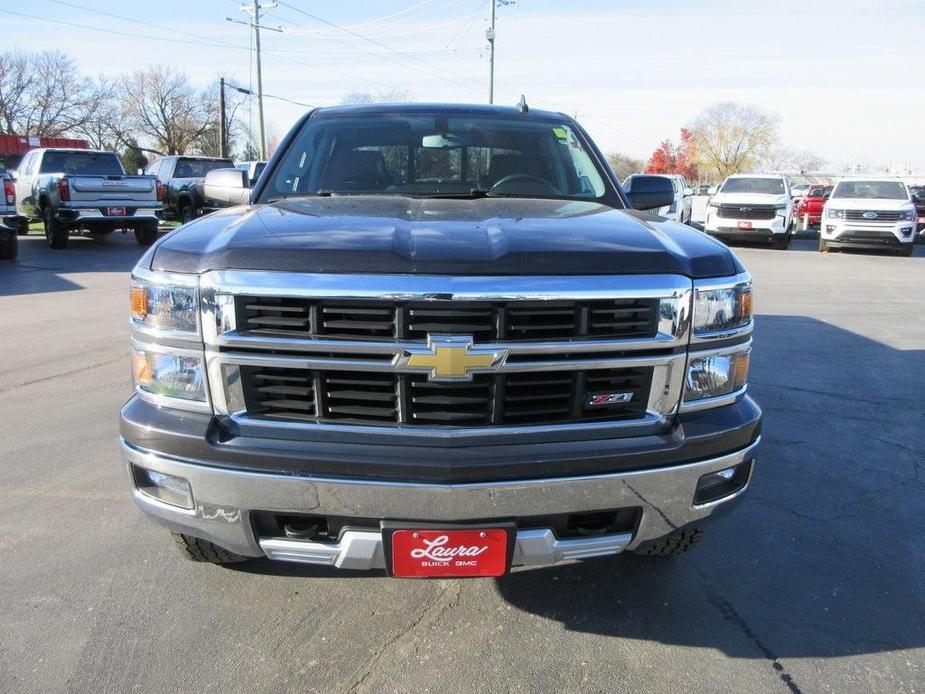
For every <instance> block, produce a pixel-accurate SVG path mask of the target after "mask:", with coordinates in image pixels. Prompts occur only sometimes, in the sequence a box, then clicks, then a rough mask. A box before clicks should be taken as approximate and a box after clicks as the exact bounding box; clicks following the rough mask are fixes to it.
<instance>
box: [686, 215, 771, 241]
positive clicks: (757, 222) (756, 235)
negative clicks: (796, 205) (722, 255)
mask: <svg viewBox="0 0 925 694" xmlns="http://www.w3.org/2000/svg"><path fill="white" fill-rule="evenodd" d="M740 223H742V224H745V225H751V228H747V229H740V228H739V224H740ZM703 230H704V231H705V232H706V233H708V234H711V235H713V236H719V237H721V238H743V239H765V240H772V239H773V238H774V237H775V236H778V235H783V234H786V233H787V219H786V217H785V216H783V215H782V214H777V215H775V216H774V217H773V218H772V219H734V218H730V217H720V216H719V214H718V213H717V211H716V210H715V209H711V208H709V207H708V208H707V216H706V220H705V221H704V225H703Z"/></svg>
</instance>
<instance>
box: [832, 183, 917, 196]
mask: <svg viewBox="0 0 925 694" xmlns="http://www.w3.org/2000/svg"><path fill="white" fill-rule="evenodd" d="M832 198H833V199H834V198H875V199H877V200H908V199H909V194H908V192H907V191H906V186H905V185H904V184H902V183H900V182H899V181H842V182H841V183H839V184H838V185H837V186H835V190H834V191H832Z"/></svg>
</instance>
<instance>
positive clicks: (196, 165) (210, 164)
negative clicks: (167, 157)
mask: <svg viewBox="0 0 925 694" xmlns="http://www.w3.org/2000/svg"><path fill="white" fill-rule="evenodd" d="M233 167H234V164H233V163H232V162H231V161H230V160H228V159H178V160H177V167H176V169H175V170H174V172H173V177H174V178H205V177H206V174H207V173H209V172H210V171H213V170H215V169H231V168H233Z"/></svg>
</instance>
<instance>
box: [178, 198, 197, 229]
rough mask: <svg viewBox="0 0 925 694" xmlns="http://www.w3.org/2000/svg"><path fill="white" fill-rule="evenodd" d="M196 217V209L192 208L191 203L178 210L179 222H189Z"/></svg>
mask: <svg viewBox="0 0 925 694" xmlns="http://www.w3.org/2000/svg"><path fill="white" fill-rule="evenodd" d="M194 219H196V210H194V209H193V205H192V203H189V204H187V205H184V206H183V209H182V210H180V224H189V223H190V222H192V221H193V220H194Z"/></svg>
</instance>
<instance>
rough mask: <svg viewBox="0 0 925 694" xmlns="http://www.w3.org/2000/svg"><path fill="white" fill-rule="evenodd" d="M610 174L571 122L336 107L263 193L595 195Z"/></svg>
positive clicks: (305, 134)
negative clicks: (345, 110)
mask: <svg viewBox="0 0 925 694" xmlns="http://www.w3.org/2000/svg"><path fill="white" fill-rule="evenodd" d="M608 192H609V191H608V187H607V185H606V183H605V178H604V175H603V174H602V173H601V171H600V170H599V169H598V167H597V166H596V165H595V164H594V161H593V159H592V157H591V156H590V154H589V152H588V151H587V149H586V146H585V144H584V143H583V142H582V140H581V138H580V137H579V136H578V135H577V133H575V132H574V131H573V130H572V129H571V128H570V127H569V126H568V125H567V124H565V123H562V122H560V121H555V120H540V119H538V118H529V117H526V116H521V117H503V116H496V115H494V114H486V115H483V114H472V113H458V114H454V113H449V114H444V113H426V112H408V113H401V112H391V113H375V112H372V113H364V114H361V115H353V114H350V115H343V114H336V115H331V116H324V115H321V116H318V117H315V118H311V119H309V120H308V121H306V123H305V125H304V126H303V127H302V129H301V131H300V132H299V133H298V134H297V135H296V137H295V139H294V140H293V142H292V144H291V145H290V146H289V148H288V149H287V150H286V153H285V155H284V157H283V159H282V161H281V162H280V163H279V165H278V166H277V167H276V168H275V169H274V171H273V174H272V177H271V179H270V180H269V181H268V183H267V187H266V188H265V189H264V191H263V193H262V196H261V197H262V198H264V199H265V200H275V199H277V198H281V197H293V196H299V195H312V194H378V195H410V196H423V197H469V196H473V195H476V194H481V195H488V196H499V197H501V196H504V197H534V198H564V199H583V200H587V199H597V198H601V197H603V196H604V195H606V194H607V193H608Z"/></svg>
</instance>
